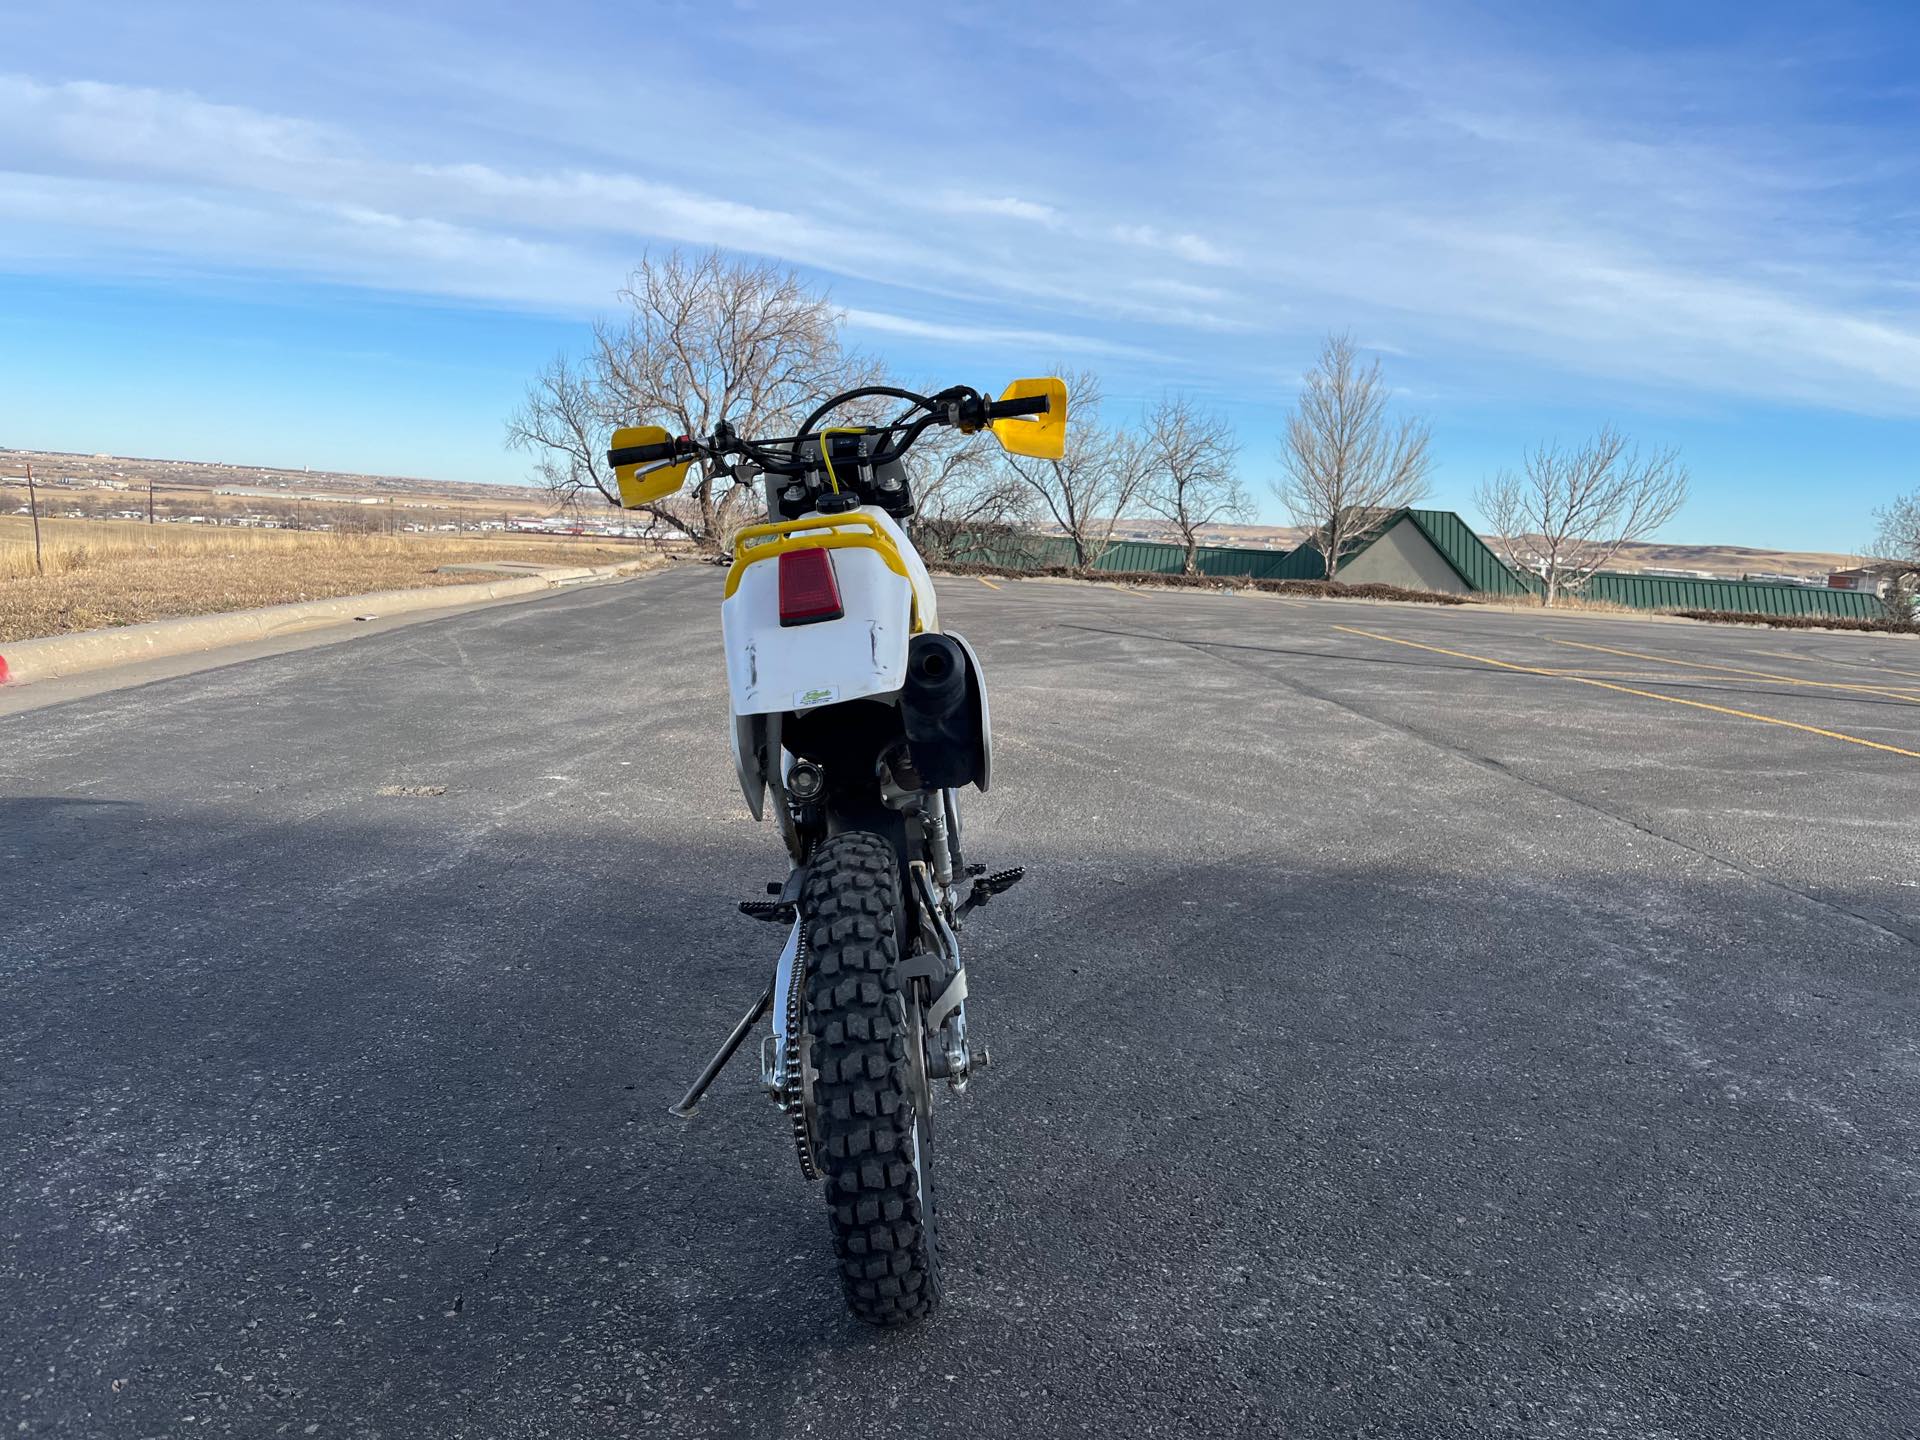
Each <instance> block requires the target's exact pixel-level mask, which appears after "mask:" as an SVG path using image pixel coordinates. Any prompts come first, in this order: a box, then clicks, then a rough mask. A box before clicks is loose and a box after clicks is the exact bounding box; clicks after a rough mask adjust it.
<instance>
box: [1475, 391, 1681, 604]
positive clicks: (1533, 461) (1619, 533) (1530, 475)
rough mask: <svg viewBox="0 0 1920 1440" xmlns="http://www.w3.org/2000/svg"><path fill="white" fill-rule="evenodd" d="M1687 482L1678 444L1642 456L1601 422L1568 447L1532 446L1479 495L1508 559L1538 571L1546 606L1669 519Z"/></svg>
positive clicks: (1520, 567) (1518, 566)
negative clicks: (1580, 441) (1518, 462)
mask: <svg viewBox="0 0 1920 1440" xmlns="http://www.w3.org/2000/svg"><path fill="white" fill-rule="evenodd" d="M1687 486H1688V473H1687V467H1686V466H1685V465H1683V464H1682V463H1681V462H1680V452H1679V451H1678V450H1676V449H1672V448H1669V449H1664V450H1656V451H1654V452H1652V453H1651V454H1649V455H1644V456H1643V455H1642V454H1641V453H1640V450H1639V449H1638V447H1636V446H1634V445H1632V444H1631V443H1630V442H1629V441H1628V440H1627V438H1626V437H1625V436H1624V435H1622V434H1621V433H1620V432H1619V431H1618V430H1616V429H1615V428H1614V427H1613V426H1611V425H1605V426H1602V427H1601V429H1600V430H1599V432H1598V433H1597V434H1596V435H1594V437H1593V438H1592V439H1590V440H1588V441H1586V442H1585V443H1584V444H1582V445H1579V446H1577V447H1574V448H1572V449H1567V448H1563V447H1561V446H1559V445H1538V446H1536V447H1534V449H1532V450H1530V451H1529V452H1528V453H1527V456H1526V459H1525V462H1524V465H1523V468H1522V470H1521V472H1520V473H1518V474H1515V473H1514V472H1512V471H1503V472H1501V473H1500V474H1499V475H1497V476H1495V477H1494V478H1493V479H1491V480H1489V481H1487V482H1486V483H1485V484H1483V485H1482V486H1481V487H1480V490H1479V494H1478V497H1477V498H1478V501H1479V506H1480V513H1481V514H1482V515H1483V516H1484V517H1485V518H1486V521H1487V524H1488V525H1489V526H1490V527H1492V529H1493V530H1494V531H1495V532H1497V535H1498V542H1499V544H1500V547H1501V549H1502V551H1503V552H1504V553H1505V556H1506V559H1507V563H1508V564H1510V565H1511V566H1513V568H1514V569H1515V570H1531V571H1533V572H1534V573H1535V574H1537V575H1539V576H1540V578H1541V580H1542V581H1543V582H1544V584H1545V587H1546V589H1545V600H1546V603H1547V604H1549V605H1552V604H1554V603H1555V602H1556V601H1557V600H1558V599H1559V597H1560V596H1561V595H1563V594H1568V593H1575V592H1578V591H1579V590H1580V589H1581V588H1582V587H1583V586H1584V585H1585V584H1586V583H1587V581H1588V580H1590V579H1591V578H1592V577H1593V576H1594V574H1595V573H1596V572H1598V571H1600V570H1603V569H1605V568H1606V567H1607V565H1609V564H1610V563H1611V562H1612V561H1613V558H1614V556H1615V555H1617V554H1618V553H1619V552H1620V547H1621V546H1623V545H1626V544H1628V543H1630V542H1632V541H1636V540H1643V539H1645V538H1646V537H1647V536H1649V535H1651V534H1652V533H1653V532H1654V531H1656V530H1658V529H1659V528H1660V527H1661V526H1662V525H1664V524H1666V523H1667V521H1669V520H1671V519H1672V518H1673V517H1674V515H1675V513H1676V512H1678V510H1679V509H1680V507H1681V506H1682V505H1683V504H1685V503H1686V499H1687Z"/></svg>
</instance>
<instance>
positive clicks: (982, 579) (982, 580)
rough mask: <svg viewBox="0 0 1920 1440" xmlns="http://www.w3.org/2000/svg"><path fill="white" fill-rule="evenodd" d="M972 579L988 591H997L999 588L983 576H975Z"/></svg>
mask: <svg viewBox="0 0 1920 1440" xmlns="http://www.w3.org/2000/svg"><path fill="white" fill-rule="evenodd" d="M973 578H974V579H976V580H978V581H979V582H980V583H981V584H982V585H984V586H986V587H987V588H988V589H989V590H998V589H999V588H1000V587H999V586H998V585H996V584H994V583H993V581H991V580H989V579H987V577H986V576H984V575H976V576H974V577H973Z"/></svg>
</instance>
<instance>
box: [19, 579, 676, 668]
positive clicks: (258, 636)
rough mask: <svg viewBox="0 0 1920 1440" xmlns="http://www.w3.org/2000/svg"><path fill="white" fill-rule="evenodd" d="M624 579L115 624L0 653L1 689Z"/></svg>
mask: <svg viewBox="0 0 1920 1440" xmlns="http://www.w3.org/2000/svg"><path fill="white" fill-rule="evenodd" d="M639 568H641V569H651V568H652V567H651V566H642V567H639ZM623 573H637V572H636V567H635V565H634V562H632V561H628V562H626V563H624V564H620V565H603V566H598V567H595V568H592V569H586V568H563V569H551V570H541V571H539V572H537V573H535V574H530V575H516V576H515V577H514V578H512V579H510V580H488V581H484V582H482V583H479V584H474V585H439V586H427V587H424V588H421V589H416V590H376V591H373V592H372V593H370V594H365V595H340V596H336V597H335V598H333V599H331V600H300V601H296V602H294V603H293V604H291V605H268V606H264V607H262V608H261V609H258V610H230V611H227V612H226V613H224V614H220V615H183V616H180V617H179V618H177V619H173V620H150V621H148V622H147V623H145V624H143V625H116V626H114V627H112V628H111V629H107V630H82V631H80V632H79V633H78V634H74V635H48V636H45V637H43V638H41V639H38V640H22V641H19V642H18V643H16V644H12V645H9V646H7V648H6V650H5V651H4V652H3V653H0V685H6V684H14V685H22V684H28V683H31V682H32V681H35V680H56V679H60V678H62V677H64V676H68V675H80V674H84V673H85V672H87V671H89V670H103V669H105V668H107V667H108V666H110V665H124V664H127V663H129V662H131V661H135V660H155V659H160V658H162V657H164V656H168V655H186V654H191V653H193V652H195V651H202V650H217V649H219V648H221V647H222V646H226V645H239V644H244V643H246V642H248V641H254V640H271V639H274V638H276V637H278V636H282V635H291V634H295V633H297V632H299V631H302V630H312V629H315V628H317V627H319V626H323V625H338V624H340V623H341V622H343V621H353V620H356V619H361V618H367V619H371V618H374V617H376V616H379V617H385V616H389V615H400V614H405V613H406V612H408V611H412V610H442V609H450V608H454V607H458V606H461V605H475V604H480V603H483V602H485V601H488V600H505V599H509V598H511V597H513V596H516V595H531V594H534V593H536V592H538V591H542V590H552V589H555V588H557V587H560V586H563V585H579V584H584V583H586V582H588V581H593V580H603V579H609V578H612V577H615V576H618V575H621V574H623Z"/></svg>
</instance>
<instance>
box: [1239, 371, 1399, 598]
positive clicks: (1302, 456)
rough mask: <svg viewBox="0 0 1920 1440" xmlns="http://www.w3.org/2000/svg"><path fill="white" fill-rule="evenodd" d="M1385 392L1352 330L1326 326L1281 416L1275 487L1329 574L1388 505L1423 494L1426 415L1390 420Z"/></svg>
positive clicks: (1387, 512)
mask: <svg viewBox="0 0 1920 1440" xmlns="http://www.w3.org/2000/svg"><path fill="white" fill-rule="evenodd" d="M1391 394H1392V392H1391V390H1390V388H1389V387H1388V385H1387V384H1386V382H1385V381H1384V380H1382V379H1381V378H1380V362H1379V361H1378V360H1375V361H1374V362H1372V363H1371V364H1367V365H1363V364H1362V363H1361V360H1360V352H1359V348H1358V347H1357V346H1356V345H1355V344H1354V343H1353V339H1352V337H1351V336H1348V335H1329V336H1327V338H1326V341H1325V342H1324V343H1323V344H1322V345H1321V347H1320V358H1319V359H1318V360H1317V361H1316V362H1315V364H1314V367H1313V369H1311V370H1309V371H1308V372H1307V374H1306V379H1305V385H1304V387H1303V388H1302V389H1301V392H1300V399H1299V401H1298V403H1297V404H1296V405H1295V406H1294V408H1293V411H1292V412H1291V413H1290V414H1289V415H1288V416H1287V432H1286V435H1285V436H1284V438H1283V439H1282V442H1281V449H1280V469H1281V476H1280V478H1279V479H1278V480H1276V481H1275V482H1274V487H1273V488H1274V493H1275V494H1276V495H1278V496H1279V497H1280V503H1281V504H1282V505H1284V506H1285V507H1286V509H1287V512H1288V514H1289V515H1291V516H1292V518H1293V522H1294V523H1295V524H1296V525H1302V526H1305V527H1306V529H1307V543H1308V544H1309V545H1311V546H1313V548H1314V549H1315V550H1317V551H1318V552H1319V553H1320V558H1321V560H1322V561H1323V562H1324V563H1325V565H1326V571H1327V578H1328V579H1329V580H1332V579H1335V578H1336V577H1337V576H1338V574H1339V571H1340V562H1341V561H1342V560H1343V559H1345V558H1346V557H1347V556H1348V555H1350V554H1352V553H1353V551H1354V550H1355V549H1357V548H1358V547H1359V546H1360V545H1361V544H1362V543H1363V542H1365V541H1366V540H1368V539H1370V538H1372V536H1373V534H1374V533H1375V532H1376V531H1377V530H1378V529H1379V528H1380V526H1381V525H1382V524H1384V523H1385V522H1386V521H1387V520H1388V519H1389V518H1390V517H1391V516H1392V515H1393V514H1394V512H1395V511H1397V510H1401V509H1403V508H1405V507H1406V506H1408V505H1412V504H1414V503H1416V502H1417V501H1419V500H1421V499H1423V498H1425V496H1426V494H1427V474H1428V472H1429V471H1430V470H1431V469H1432V468H1433V458H1432V456H1431V454H1430V453H1429V450H1428V446H1429V442H1430V439H1431V435H1430V432H1429V430H1428V427H1427V422H1426V421H1425V420H1422V419H1418V418H1413V417H1409V418H1405V419H1401V420H1399V421H1398V422H1396V421H1394V420H1393V419H1392V418H1391V417H1390V416H1389V415H1388V413H1387V401H1388V400H1389V399H1390V398H1391Z"/></svg>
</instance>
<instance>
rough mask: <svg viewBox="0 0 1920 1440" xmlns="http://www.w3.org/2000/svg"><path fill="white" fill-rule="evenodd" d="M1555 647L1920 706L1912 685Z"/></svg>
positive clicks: (1578, 644)
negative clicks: (1859, 682)
mask: <svg viewBox="0 0 1920 1440" xmlns="http://www.w3.org/2000/svg"><path fill="white" fill-rule="evenodd" d="M1553 643H1554V644H1556V645H1570V646H1572V647H1573V648H1574V649H1576V650H1598V651H1600V652H1601V653H1602V654H1603V655H1626V656H1629V657H1630V658H1632V659H1635V660H1653V661H1657V662H1658V663H1660V664H1662V665H1679V666H1682V667H1684V668H1686V669H1689V670H1719V671H1724V672H1725V673H1726V674H1729V675H1741V676H1745V677H1747V678H1748V679H1754V680H1771V681H1773V682H1774V683H1775V684H1776V685H1805V686H1811V687H1813V688H1814V689H1817V690H1854V691H1864V692H1865V693H1867V694H1869V695H1885V696H1887V697H1889V698H1891V699H1894V700H1904V701H1906V702H1907V703H1908V704H1909V705H1920V700H1916V699H1915V698H1914V697H1913V696H1912V695H1911V694H1910V693H1908V692H1910V691H1911V690H1913V689H1914V687H1913V686H1911V685H1904V686H1886V685H1850V684H1844V683H1842V682H1840V681H1838V680H1802V679H1800V678H1799V677H1798V676H1796V675H1776V674H1774V673H1773V672H1772V671H1771V670H1754V669H1750V668H1748V667H1746V666H1742V665H1715V664H1713V663H1712V662H1710V661H1706V660H1682V659H1679V658H1678V657H1676V656H1672V655H1649V654H1647V653H1646V652H1645V651H1644V650H1616V649H1614V648H1613V647H1612V646H1611V645H1589V644H1586V643H1585V642H1584V641H1580V640H1557V639H1556V640H1555V641H1554V642H1553Z"/></svg>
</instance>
